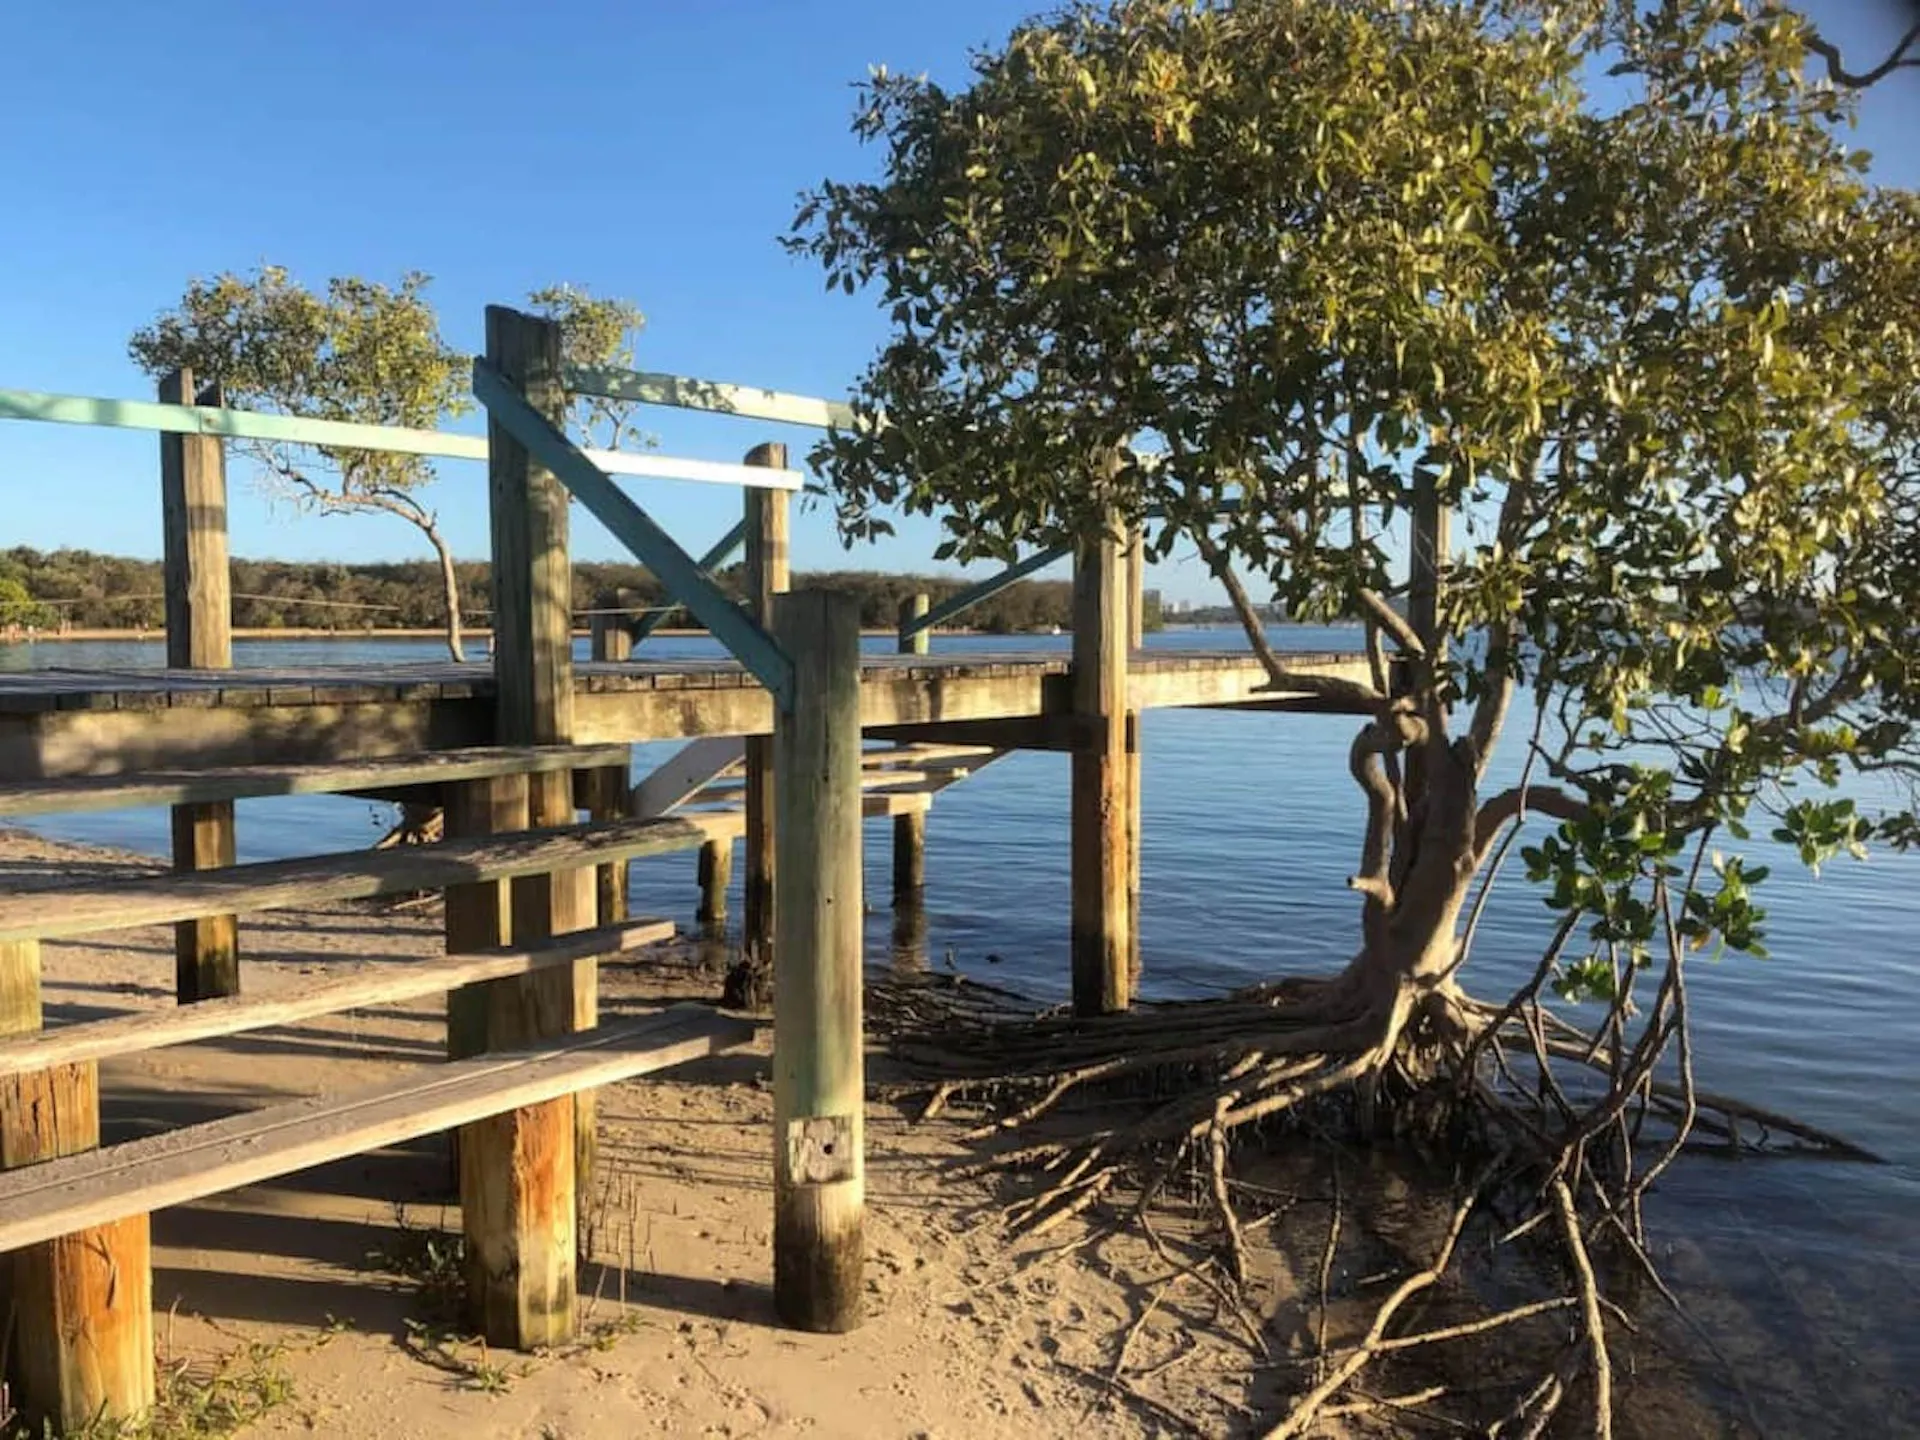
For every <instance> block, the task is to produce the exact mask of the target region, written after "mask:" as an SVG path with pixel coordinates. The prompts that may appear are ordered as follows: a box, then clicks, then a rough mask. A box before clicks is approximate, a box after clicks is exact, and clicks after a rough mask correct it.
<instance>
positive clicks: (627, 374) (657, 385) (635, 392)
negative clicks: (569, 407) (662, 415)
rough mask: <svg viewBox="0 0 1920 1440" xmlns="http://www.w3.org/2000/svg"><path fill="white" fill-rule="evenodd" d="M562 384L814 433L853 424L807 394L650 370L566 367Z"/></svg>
mask: <svg viewBox="0 0 1920 1440" xmlns="http://www.w3.org/2000/svg"><path fill="white" fill-rule="evenodd" d="M562 383H563V384H565V386H566V387H567V389H568V391H569V392H570V393H572V394H575V395H598V396H600V397H602V398H604V399H608V400H631V401H635V402H637V403H639V404H642V405H671V406H674V407H676V408H678V409H681V410H704V411H707V412H709V413H710V414H715V415H738V416H741V417H743V418H745V419H749V420H773V421H777V422H778V423H780V424H782V425H806V426H810V427H811V428H813V429H815V430H825V429H827V428H828V427H829V426H839V427H840V428H841V429H852V428H853V426H854V425H855V424H856V423H858V422H857V421H856V420H855V418H854V413H853V407H852V406H850V405H847V404H844V403H842V402H841V401H838V400H816V399H815V398H813V397H812V396H811V395H789V394H787V393H785V392H784V391H780V390H761V389H759V388H757V387H755V386H752V385H730V384H727V383H726V382H725V381H721V380H693V379H689V378H688V377H687V376H684V375H664V374H661V373H659V372H657V371H650V370H622V369H619V368H617V367H615V366H611V365H575V366H571V367H569V368H568V370H567V371H566V374H565V376H564V378H563V381H562Z"/></svg>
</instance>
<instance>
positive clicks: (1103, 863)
mask: <svg viewBox="0 0 1920 1440" xmlns="http://www.w3.org/2000/svg"><path fill="white" fill-rule="evenodd" d="M1073 708H1074V728H1075V734H1074V744H1073V799H1072V821H1073V841H1072V844H1073V858H1072V883H1073V922H1072V924H1073V1009H1074V1013H1075V1014H1077V1015H1105V1014H1110V1013H1112V1012H1113V1011H1116V1010H1124V1009H1126V1008H1127V1005H1128V1003H1129V1001H1130V1000H1131V998H1132V987H1131V984H1130V978H1129V977H1130V973H1131V968H1132V959H1131V957H1132V941H1131V939H1130V937H1129V930H1130V925H1129V918H1130V917H1129V915H1128V911H1127V885H1128V879H1129V876H1128V866H1127V794H1126V784H1127V575H1126V555H1125V550H1124V545H1123V542H1122V541H1121V540H1120V539H1119V538H1118V537H1117V536H1116V535H1115V534H1114V533H1113V527H1112V525H1111V524H1109V526H1108V527H1107V529H1105V530H1103V531H1102V532H1101V533H1100V534H1099V535H1097V536H1094V537H1091V538H1089V539H1087V540H1085V541H1083V542H1082V543H1081V545H1080V546H1079V549H1078V552H1077V553H1076V555H1075V558H1074V570H1073Z"/></svg>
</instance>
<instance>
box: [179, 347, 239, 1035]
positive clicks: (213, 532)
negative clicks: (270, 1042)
mask: <svg viewBox="0 0 1920 1440" xmlns="http://www.w3.org/2000/svg"><path fill="white" fill-rule="evenodd" d="M160 399H161V401H162V402H163V403H165V404H169V405H194V404H198V403H199V402H200V401H201V400H202V399H205V400H206V401H207V403H209V404H213V405H218V404H220V403H221V399H222V397H221V395H220V392H219V388H218V387H217V386H215V387H212V388H210V389H209V390H208V392H207V393H206V394H205V395H204V396H202V395H200V394H198V393H196V391H195V390H194V384H193V372H192V371H191V370H186V369H180V370H176V371H174V372H173V373H172V374H171V375H168V376H167V377H166V378H164V379H163V380H161V382H160ZM160 519H161V529H162V532H163V541H162V545H163V550H162V553H163V554H164V556H165V567H164V568H165V577H166V592H167V601H166V604H167V664H168V665H169V666H171V667H174V668H184V669H194V670H225V669H229V668H231V667H232V665H233V599H232V589H231V587H232V578H231V571H230V569H229V567H228V563H227V463H226V454H225V451H224V450H223V449H222V446H221V442H220V439H219V437H217V436H213V435H162V436H161V437H160ZM234 854H235V851H234V833H233V802H232V801H231V800H216V801H212V802H209V803H205V804H198V805H176V806H174V807H173V868H174V869H176V870H210V869H215V868H218V867H220V866H225V865H231V864H233V863H234ZM173 961H174V994H175V995H176V996H177V997H178V999H179V1000H180V1002H181V1003H182V1004H187V1003H190V1002H192V1001H195V1000H211V999H212V998H214V997H215V996H216V995H238V994H239V993H240V924H239V920H238V918H237V917H235V916H232V915H211V916H208V917H206V918H204V919H200V920H182V921H180V922H179V923H178V924H177V925H175V926H174V927H173Z"/></svg>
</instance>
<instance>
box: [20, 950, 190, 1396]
mask: <svg viewBox="0 0 1920 1440" xmlns="http://www.w3.org/2000/svg"><path fill="white" fill-rule="evenodd" d="M40 1021H41V1014H40V945H39V942H38V941H36V940H18V941H10V942H6V943H0V1035H5V1036H13V1035H21V1034H25V1033H27V1032H30V1031H34V1030H38V1029H39V1028H40ZM99 1143H100V1093H99V1081H98V1076H97V1073H96V1069H95V1066H94V1065H93V1064H92V1063H91V1062H86V1063H82V1064H77V1065H55V1066H52V1067H50V1068H49V1069H46V1070H37V1071H33V1072H30V1073H27V1074H22V1075H9V1076H6V1077H4V1078H0V1169H7V1170H12V1169H15V1168H17V1167H19V1166H22V1165H33V1164H37V1163H39V1162H41V1161H45V1160H55V1159H58V1158H60V1157H61V1156H64V1155H73V1154H77V1153H79V1152H80V1151H83V1150H91V1149H93V1148H94V1147H95V1146H97V1145H98V1144H99ZM0 1280H4V1284H0V1292H4V1293H0V1350H4V1351H5V1352H6V1353H7V1354H9V1355H11V1357H12V1378H13V1379H14V1380H15V1381H16V1382H17V1388H16V1389H15V1391H14V1393H13V1397H12V1398H13V1401H14V1404H15V1405H16V1407H17V1408H18V1409H19V1411H20V1412H21V1415H22V1418H24V1419H25V1420H26V1422H27V1424H28V1425H29V1426H31V1427H32V1429H33V1431H34V1433H35V1434H38V1433H39V1432H40V1430H41V1429H42V1427H46V1428H48V1429H51V1430H52V1431H54V1432H55V1433H62V1434H63V1433H65V1432H67V1431H70V1430H74V1431H77V1430H80V1429H82V1428H84V1427H85V1426H87V1425H89V1424H92V1423H95V1422H97V1421H99V1420H103V1419H104V1420H132V1419H135V1418H137V1417H139V1416H141V1415H144V1414H145V1413H146V1412H147V1411H148V1410H149V1409H151V1408H152V1406H153V1396H154V1385H153V1381H154V1375H153V1270H152V1264H151V1256H150V1246H149V1239H148V1228H147V1217H146V1216H145V1215H132V1216H129V1217H127V1218H126V1219H124V1220H116V1221H114V1222H113V1223H112V1224H109V1225H96V1226H92V1227H90V1228H88V1229H85V1230H79V1231H75V1232H74V1233H73V1234H71V1235H63V1236H61V1237H60V1238H59V1239H58V1240H51V1241H48V1242H46V1243H45V1244H42V1245H33V1246H29V1247H28V1248H26V1249H24V1250H19V1251H16V1252H14V1253H13V1254H11V1255H4V1256H0Z"/></svg>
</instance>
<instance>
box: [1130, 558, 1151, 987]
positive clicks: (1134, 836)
mask: <svg viewBox="0 0 1920 1440" xmlns="http://www.w3.org/2000/svg"><path fill="white" fill-rule="evenodd" d="M1146 584H1147V546H1146V540H1145V537H1144V536H1142V535H1141V533H1140V531H1139V529H1138V527H1136V528H1135V529H1134V530H1133V531H1132V532H1131V533H1130V534H1129V535H1128V537H1127V655H1128V657H1129V658H1131V657H1132V655H1133V652H1134V651H1136V650H1138V649H1140V647H1141V646H1143V645H1144V644H1146V641H1147V590H1146ZM1126 784H1127V981H1128V993H1129V994H1131V995H1137V994H1139V993H1140V712H1139V711H1138V710H1136V709H1134V708H1133V707H1132V706H1131V705H1129V706H1128V707H1127V778H1126Z"/></svg>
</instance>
